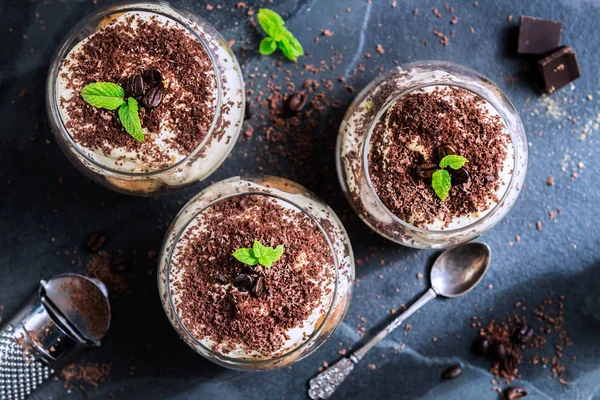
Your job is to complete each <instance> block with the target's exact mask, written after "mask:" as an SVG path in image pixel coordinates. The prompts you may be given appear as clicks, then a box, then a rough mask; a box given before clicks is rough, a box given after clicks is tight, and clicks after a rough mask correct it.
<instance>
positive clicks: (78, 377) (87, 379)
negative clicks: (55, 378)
mask: <svg viewBox="0 0 600 400" xmlns="http://www.w3.org/2000/svg"><path fill="white" fill-rule="evenodd" d="M111 368H112V364H111V363H102V364H99V363H85V364H71V365H68V366H66V367H64V368H63V369H62V370H61V372H60V374H61V376H62V378H63V379H64V380H65V388H68V387H69V385H75V384H76V383H87V384H88V385H91V386H93V387H94V388H96V389H97V388H98V386H99V384H100V383H102V382H106V381H107V380H108V376H109V374H110V370H111Z"/></svg>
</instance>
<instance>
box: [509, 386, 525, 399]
mask: <svg viewBox="0 0 600 400" xmlns="http://www.w3.org/2000/svg"><path fill="white" fill-rule="evenodd" d="M525 396H527V390H525V388H522V387H509V388H508V389H506V390H505V391H504V398H505V399H506V400H517V399H521V398H523V397H525Z"/></svg>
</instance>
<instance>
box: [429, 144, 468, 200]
mask: <svg viewBox="0 0 600 400" xmlns="http://www.w3.org/2000/svg"><path fill="white" fill-rule="evenodd" d="M468 162H469V160H467V159H466V158H464V157H463V156H459V155H456V154H449V155H447V156H445V157H444V158H442V159H441V160H440V164H439V165H440V168H441V169H438V170H437V171H435V172H434V173H433V175H432V176H431V186H432V187H433V191H434V192H435V194H437V196H438V197H439V198H440V199H441V200H442V201H444V200H445V199H446V197H448V194H449V193H450V188H451V187H452V184H451V181H452V177H451V176H450V172H448V170H446V169H445V168H447V167H450V168H452V169H453V170H458V169H461V168H462V166H463V165H465V164H466V163H468Z"/></svg>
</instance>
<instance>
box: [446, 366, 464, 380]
mask: <svg viewBox="0 0 600 400" xmlns="http://www.w3.org/2000/svg"><path fill="white" fill-rule="evenodd" d="M462 373H463V369H462V367H461V366H460V365H458V364H457V365H454V366H452V367H450V368H448V369H447V370H445V371H444V373H443V374H442V378H444V379H454V378H457V377H459V376H460V375H462Z"/></svg>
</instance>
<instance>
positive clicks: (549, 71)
mask: <svg viewBox="0 0 600 400" xmlns="http://www.w3.org/2000/svg"><path fill="white" fill-rule="evenodd" d="M538 65H539V67H540V73H541V75H542V80H543V81H544V90H545V91H546V93H554V92H555V91H557V90H558V89H560V88H562V87H563V86H566V85H568V84H569V83H571V82H573V81H574V80H575V79H577V78H579V77H580V76H581V71H580V70H579V64H578V63H577V56H576V55H575V50H573V48H572V47H571V46H563V47H561V48H560V49H558V50H557V51H555V52H554V53H552V54H550V55H549V56H548V57H546V58H544V59H542V60H540V61H539V62H538Z"/></svg>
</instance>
